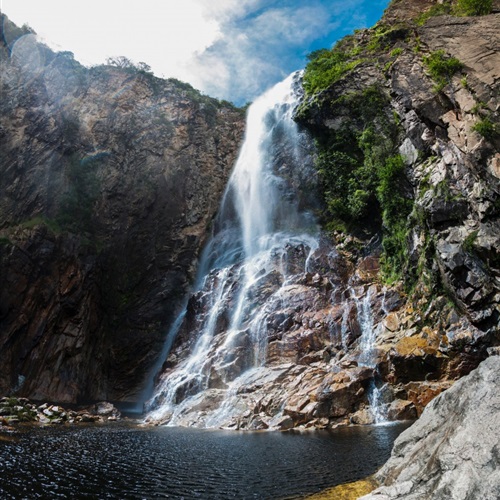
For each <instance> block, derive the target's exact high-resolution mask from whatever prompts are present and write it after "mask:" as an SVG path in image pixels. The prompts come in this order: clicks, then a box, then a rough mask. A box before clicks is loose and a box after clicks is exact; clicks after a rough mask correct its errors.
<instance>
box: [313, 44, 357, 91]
mask: <svg viewBox="0 0 500 500" xmlns="http://www.w3.org/2000/svg"><path fill="white" fill-rule="evenodd" d="M355 54H356V50H355V49H354V51H353V52H352V53H351V52H348V51H344V50H343V49H342V48H341V47H340V46H339V44H337V45H335V47H333V49H331V50H328V49H321V50H316V51H314V52H312V53H311V54H309V56H308V60H309V63H308V64H307V66H306V69H305V72H304V77H303V86H304V90H305V91H306V93H307V94H314V93H316V92H320V91H321V90H324V89H327V88H328V87H329V86H330V85H332V84H333V83H335V82H336V81H337V80H339V79H340V78H341V77H342V76H343V75H344V74H346V73H347V72H349V71H351V70H352V69H354V68H355V67H356V66H357V65H358V64H360V63H361V60H360V59H354V60H349V59H350V58H351V57H353V55H355Z"/></svg>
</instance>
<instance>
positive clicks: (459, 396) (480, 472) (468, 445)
mask: <svg viewBox="0 0 500 500" xmlns="http://www.w3.org/2000/svg"><path fill="white" fill-rule="evenodd" d="M499 377H500V358H499V357H498V356H492V357H490V358H488V359H486V360H485V361H483V362H482V363H481V364H480V365H479V367H478V368H477V369H475V370H474V371H473V372H471V373H470V374H469V375H468V376H466V377H464V378H462V379H461V380H459V381H458V382H456V383H455V384H454V385H453V387H451V388H450V389H448V390H447V391H445V392H443V393H442V394H440V395H439V396H438V397H436V398H435V399H434V400H433V401H432V402H431V403H430V404H429V405H428V406H427V407H426V409H425V410H424V412H423V414H422V416H421V417H420V418H419V420H418V421H417V422H415V423H414V424H413V425H412V426H411V427H410V428H409V429H407V430H406V431H404V432H403V433H402V434H401V435H400V436H399V437H398V439H397V440H396V442H395V444H394V448H393V451H392V455H391V458H390V459H389V461H388V462H387V463H386V464H385V465H384V466H383V467H382V469H381V470H380V471H379V472H378V473H377V474H376V478H377V479H378V480H379V481H380V483H381V484H382V486H381V487H380V488H378V489H376V490H375V491H373V492H372V493H371V494H369V495H367V496H363V497H362V499H363V500H393V499H397V498H401V499H403V498H404V499H405V500H420V499H422V498H432V499H435V500H439V499H443V500H445V499H446V500H458V499H465V498H471V499H472V498H484V499H485V500H494V499H496V498H499V497H500V471H499V470H498V461H499V449H500V431H499V427H498V415H499V412H500V388H499V386H498V379H499Z"/></svg>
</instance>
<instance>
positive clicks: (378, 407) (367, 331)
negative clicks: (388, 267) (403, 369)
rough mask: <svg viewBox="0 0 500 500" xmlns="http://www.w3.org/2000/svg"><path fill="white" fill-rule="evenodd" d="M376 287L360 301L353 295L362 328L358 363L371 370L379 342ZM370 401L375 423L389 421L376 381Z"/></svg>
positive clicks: (368, 291) (372, 384)
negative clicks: (375, 311) (373, 301)
mask: <svg viewBox="0 0 500 500" xmlns="http://www.w3.org/2000/svg"><path fill="white" fill-rule="evenodd" d="M373 293H374V287H372V286H371V287H369V288H368V290H367V292H366V294H365V296H364V297H363V298H362V299H360V298H359V297H358V296H356V294H355V292H354V290H353V289H351V294H352V297H353V299H354V302H355V304H356V309H357V311H358V322H359V326H360V328H361V338H360V346H359V348H360V356H359V359H358V362H359V364H360V365H362V366H367V367H369V368H374V369H375V368H376V359H375V353H374V349H375V342H376V340H377V329H376V328H375V327H374V321H373V312H372V300H373ZM384 298H385V296H384ZM384 312H385V311H384ZM368 401H369V403H370V411H371V413H372V416H373V420H374V423H376V424H382V423H385V422H386V421H387V418H386V415H385V411H384V410H385V406H384V404H383V402H382V395H381V391H380V389H379V388H378V387H377V385H376V383H375V381H372V382H371V384H370V391H369V394H368Z"/></svg>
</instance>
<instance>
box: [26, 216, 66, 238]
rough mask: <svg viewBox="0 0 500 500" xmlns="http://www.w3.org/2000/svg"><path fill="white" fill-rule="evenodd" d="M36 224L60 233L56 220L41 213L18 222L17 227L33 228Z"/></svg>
mask: <svg viewBox="0 0 500 500" xmlns="http://www.w3.org/2000/svg"><path fill="white" fill-rule="evenodd" d="M36 226H45V227H46V228H48V229H49V230H50V231H51V232H52V233H54V234H60V233H61V226H60V225H59V223H58V222H57V221H56V220H53V219H49V218H47V217H44V216H42V215H37V216H36V217H33V218H32V219H28V220H26V221H23V222H21V223H20V224H19V227H21V228H23V229H33V228H34V227H36Z"/></svg>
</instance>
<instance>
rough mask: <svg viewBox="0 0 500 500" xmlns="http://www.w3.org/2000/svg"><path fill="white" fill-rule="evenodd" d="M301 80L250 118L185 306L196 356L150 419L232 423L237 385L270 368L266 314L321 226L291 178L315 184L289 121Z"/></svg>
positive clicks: (300, 268) (181, 366)
mask: <svg viewBox="0 0 500 500" xmlns="http://www.w3.org/2000/svg"><path fill="white" fill-rule="evenodd" d="M298 79H299V75H298V74H293V75H291V76H290V77H289V78H288V79H286V80H285V81H284V82H282V83H280V84H278V85H276V86H275V87H274V88H272V89H271V90H270V91H268V92H267V93H266V94H264V95H263V96H262V97H260V98H259V99H258V100H257V101H255V103H254V104H252V106H251V107H250V108H249V111H248V117H247V129H246V136H245V140H244V143H243V146H242V149H241V152H240V155H239V158H238V161H237V163H236V165H235V168H234V171H233V173H232V176H231V179H230V181H229V184H228V187H227V190H226V192H225V195H224V198H223V201H222V204H221V209H220V212H219V216H218V219H217V220H216V222H215V228H214V234H213V237H212V239H211V241H210V242H209V243H208V245H207V247H206V248H205V250H204V252H203V254H202V258H201V261H200V266H199V277H198V292H197V293H195V294H194V296H193V298H192V300H191V301H190V304H188V313H187V315H186V316H187V317H189V308H190V307H192V308H195V307H196V308H197V310H198V311H199V313H198V314H196V315H194V316H195V317H194V319H192V323H194V325H190V332H189V336H190V338H191V337H192V338H193V341H192V344H191V346H190V352H189V353H186V356H185V357H184V359H183V361H181V362H180V363H178V364H177V365H176V366H175V368H174V369H171V370H169V369H167V370H166V371H165V372H164V373H163V375H162V377H161V379H160V381H159V384H158V385H157V388H156V391H155V395H154V396H153V398H152V400H151V401H150V402H149V403H148V407H149V409H150V410H151V412H150V414H149V418H150V419H154V420H161V421H168V422H169V424H171V425H176V424H177V423H179V422H181V421H182V422H184V423H185V420H182V419H183V418H184V416H185V414H186V413H189V412H190V411H192V410H193V408H202V409H206V408H208V407H209V409H208V410H207V411H205V412H204V416H203V421H202V423H201V424H200V425H203V426H205V427H211V426H217V425H219V424H220V423H221V421H222V420H224V419H225V420H227V418H228V413H231V411H233V410H234V407H235V406H237V402H233V401H232V398H234V397H235V395H236V393H237V391H238V387H239V384H240V382H241V381H242V380H246V381H248V379H249V377H251V376H252V373H253V372H254V371H255V370H259V369H260V367H262V366H263V365H264V364H265V361H266V356H267V352H266V349H267V331H266V328H267V327H266V308H267V307H268V305H269V304H270V303H273V302H276V301H280V300H281V290H282V289H283V287H286V286H287V283H288V281H287V280H288V278H289V276H292V275H296V274H297V273H304V272H305V271H307V267H308V260H309V257H310V256H311V254H312V253H313V252H314V251H315V250H316V249H317V248H318V246H319V242H318V228H317V224H316V222H315V219H314V217H312V215H311V214H310V213H309V212H307V211H305V210H300V209H299V203H298V201H297V196H296V193H295V192H294V191H293V189H292V188H291V186H292V185H293V184H294V182H295V183H300V182H301V181H300V179H293V178H292V177H293V175H297V174H296V172H301V171H302V175H305V176H307V175H309V173H308V172H307V168H306V166H307V165H308V164H309V163H310V153H309V151H308V147H309V146H308V145H307V144H308V143H307V144H306V142H305V141H304V136H303V135H302V134H301V133H300V132H299V130H298V128H297V125H296V124H295V122H294V121H293V119H292V115H293V112H294V109H295V107H296V105H297V102H298V98H299V96H298V95H297V92H296V89H297V88H299V86H298V85H297V80H298ZM293 165H300V166H301V167H302V168H299V169H295V170H293V169H292V168H291V166H293ZM294 172H295V173H294ZM291 254H293V258H292V257H290V255H291ZM297 255H299V257H297ZM179 327H180V325H179ZM207 399H209V400H210V404H207ZM214 408H215V409H214ZM202 413H203V412H202ZM229 416H230V415H229Z"/></svg>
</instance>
